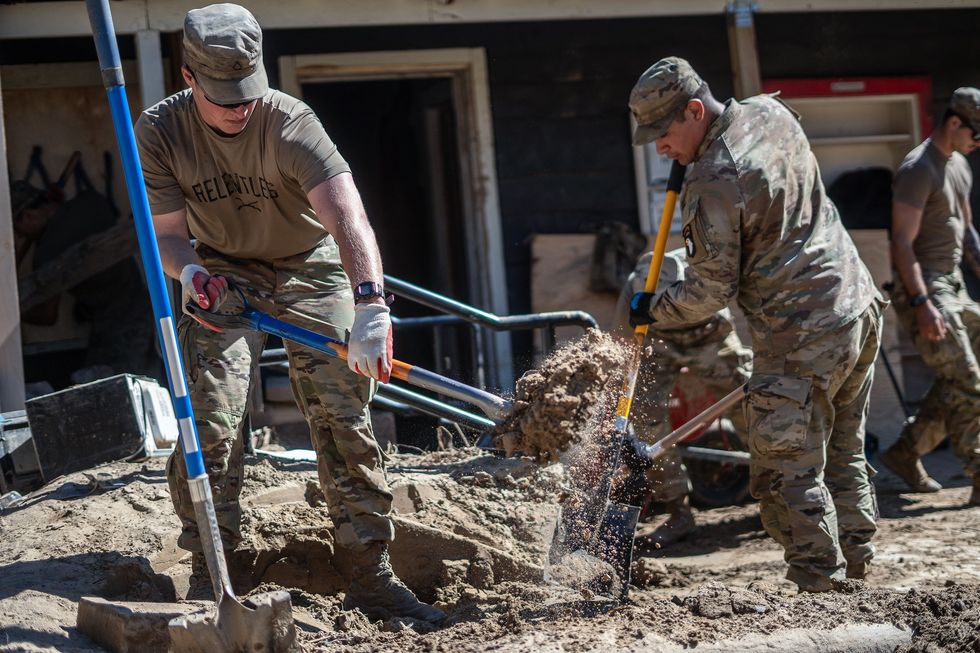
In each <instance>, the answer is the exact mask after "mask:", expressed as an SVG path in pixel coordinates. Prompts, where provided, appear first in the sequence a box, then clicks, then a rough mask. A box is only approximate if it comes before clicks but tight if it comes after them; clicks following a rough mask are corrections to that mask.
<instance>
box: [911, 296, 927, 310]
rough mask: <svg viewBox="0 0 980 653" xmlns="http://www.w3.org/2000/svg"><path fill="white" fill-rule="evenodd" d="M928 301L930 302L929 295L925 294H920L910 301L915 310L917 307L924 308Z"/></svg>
mask: <svg viewBox="0 0 980 653" xmlns="http://www.w3.org/2000/svg"><path fill="white" fill-rule="evenodd" d="M927 301H929V295H927V294H925V293H919V294H918V295H916V296H915V297H913V298H912V299H910V300H909V306H911V307H912V308H915V307H916V306H922V305H923V304H925V303H926V302H927Z"/></svg>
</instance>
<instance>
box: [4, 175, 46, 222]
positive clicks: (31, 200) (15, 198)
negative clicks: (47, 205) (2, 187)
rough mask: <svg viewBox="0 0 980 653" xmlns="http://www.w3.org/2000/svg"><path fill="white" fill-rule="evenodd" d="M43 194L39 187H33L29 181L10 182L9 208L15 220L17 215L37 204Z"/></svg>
mask: <svg viewBox="0 0 980 653" xmlns="http://www.w3.org/2000/svg"><path fill="white" fill-rule="evenodd" d="M44 196H45V192H44V191H43V190H41V189H40V188H35V187H34V186H32V185H31V184H30V183H29V182H26V181H23V180H18V181H15V182H14V183H12V184H10V208H11V215H12V217H13V218H14V219H15V220H16V219H17V217H18V216H19V215H20V214H21V213H23V212H24V211H26V210H27V209H29V208H31V207H32V206H34V205H36V204H38V203H39V202H40V200H41V199H42V198H43V197H44Z"/></svg>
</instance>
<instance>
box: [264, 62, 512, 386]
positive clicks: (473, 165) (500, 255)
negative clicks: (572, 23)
mask: <svg viewBox="0 0 980 653" xmlns="http://www.w3.org/2000/svg"><path fill="white" fill-rule="evenodd" d="M427 77H446V78H449V79H450V80H451V82H452V88H453V104H454V108H455V111H456V123H457V143H458V158H459V163H460V180H461V184H462V188H461V191H462V192H461V195H462V204H463V214H464V220H465V224H464V234H465V239H466V250H467V251H466V265H467V273H468V277H469V279H468V286H469V291H470V297H471V302H470V303H472V304H475V305H477V306H482V307H488V308H489V310H490V311H491V312H493V313H495V314H497V315H506V314H507V313H508V309H507V279H506V273H505V270H504V252H503V236H502V230H501V220H500V201H499V196H498V191H497V170H496V165H495V162H496V158H495V155H494V145H493V124H492V114H491V111H490V85H489V81H488V76H487V59H486V51H485V50H484V49H483V48H440V49H426V50H390V51H376V52H340V53H330V54H304V55H287V56H282V57H279V87H280V88H281V89H282V91H284V92H285V93H288V94H290V95H292V96H293V97H297V98H302V85H303V84H311V83H323V82H349V81H366V80H378V79H406V78H415V79H417V78H427ZM491 340H492V346H493V350H494V354H495V355H494V356H493V360H494V369H495V372H496V374H495V376H496V378H495V379H493V382H495V384H496V385H499V386H501V387H508V388H509V387H510V386H511V384H512V383H513V363H512V360H511V347H510V336H509V335H508V334H507V333H505V332H500V333H496V334H494V336H493V337H492V338H491Z"/></svg>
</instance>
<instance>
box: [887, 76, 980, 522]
mask: <svg viewBox="0 0 980 653" xmlns="http://www.w3.org/2000/svg"><path fill="white" fill-rule="evenodd" d="M978 142H980V90H978V89H976V88H968V87H964V88H959V89H956V91H955V92H954V93H953V96H952V99H951V101H950V105H949V108H948V109H947V111H946V114H945V115H944V116H943V120H942V122H941V123H940V124H939V125H938V126H937V127H936V128H935V129H934V130H933V132H932V134H931V135H930V136H929V138H927V139H926V140H925V141H924V142H923V143H921V144H920V145H919V146H918V147H916V148H915V149H914V150H912V151H911V152H909V154H908V156H906V157H905V160H904V161H903V162H902V165H901V166H900V167H899V169H898V172H897V173H896V175H895V180H894V183H893V188H894V193H893V206H892V243H891V254H892V265H893V267H894V268H895V281H894V290H893V292H892V299H893V300H894V305H895V312H896V313H897V314H898V317H899V320H900V321H901V323H902V325H903V326H904V327H905V329H907V330H908V333H909V334H910V335H911V336H912V340H913V342H914V343H915V346H916V348H917V349H918V350H919V353H920V354H921V355H922V358H923V360H924V361H925V362H926V364H927V365H929V367H931V368H932V369H933V371H935V373H936V380H935V382H934V383H933V384H932V386H931V387H930V388H929V392H928V393H927V394H926V397H925V399H924V400H923V401H922V405H921V406H920V408H919V412H918V414H917V415H916V416H915V417H912V418H910V419H909V420H908V422H907V423H906V424H905V428H904V429H903V430H902V433H901V435H900V436H899V439H898V442H896V443H895V445H894V446H892V447H891V448H890V449H889V450H888V451H886V452H885V453H884V454H882V457H881V461H882V462H883V463H884V464H885V465H886V466H888V468H889V469H891V470H892V471H894V472H895V473H896V474H897V475H898V476H900V477H901V478H902V479H904V480H905V482H906V483H908V484H909V487H911V488H912V490H913V491H916V492H936V491H938V490H940V489H941V486H940V485H939V483H937V482H936V481H934V480H933V479H931V478H930V477H929V475H928V474H927V473H926V471H925V468H924V467H923V466H922V461H921V459H920V458H921V456H923V455H925V454H926V453H928V452H930V451H932V450H933V449H934V448H935V447H936V445H937V444H939V442H940V441H942V439H943V438H945V437H946V435H947V433H948V434H949V436H950V439H951V440H952V442H953V447H954V449H955V450H956V453H957V455H958V456H959V457H960V458H961V459H962V460H963V463H964V465H965V466H966V471H967V473H968V474H969V475H970V476H972V477H973V492H972V493H971V494H970V499H969V502H970V504H972V505H980V362H978V355H980V310H978V309H977V305H976V303H975V302H974V301H973V300H972V299H970V297H969V296H968V295H967V294H966V289H965V287H964V285H963V276H962V274H961V272H960V261H961V260H965V261H966V262H967V263H968V264H969V265H970V267H971V269H972V270H973V272H974V274H976V275H978V276H980V238H978V237H977V233H976V231H975V230H974V228H973V219H972V216H971V214H970V185H971V183H972V181H973V175H972V173H971V171H970V164H969V163H967V161H966V158H965V155H967V154H969V153H970V152H972V151H973V150H975V149H976V148H977V147H978Z"/></svg>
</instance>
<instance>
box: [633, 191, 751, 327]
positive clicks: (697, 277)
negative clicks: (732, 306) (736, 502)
mask: <svg viewBox="0 0 980 653" xmlns="http://www.w3.org/2000/svg"><path fill="white" fill-rule="evenodd" d="M687 193H688V198H690V200H689V201H688V202H686V203H685V205H684V211H683V219H684V223H683V227H682V229H681V235H682V236H683V237H684V246H685V250H686V254H687V270H686V273H685V278H684V280H683V281H678V282H677V283H674V284H671V285H670V286H668V287H667V288H665V289H664V290H663V292H661V293H660V294H659V295H658V298H657V301H656V303H655V304H654V305H653V307H652V308H651V309H650V315H651V317H653V319H654V322H655V323H656V324H659V325H660V326H670V325H675V324H696V323H699V322H703V321H705V320H708V319H709V318H711V317H713V316H714V314H715V313H717V312H718V311H720V310H722V309H723V308H725V307H726V306H728V304H729V303H730V302H731V300H732V299H733V298H734V297H735V295H736V293H737V292H738V279H739V267H740V261H741V233H740V225H741V215H740V214H741V209H740V208H739V206H741V202H737V201H733V200H732V199H731V198H725V197H724V196H723V195H720V194H718V193H714V192H711V190H710V189H703V190H702V189H699V188H697V187H693V188H688V189H687Z"/></svg>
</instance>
